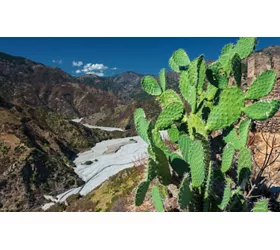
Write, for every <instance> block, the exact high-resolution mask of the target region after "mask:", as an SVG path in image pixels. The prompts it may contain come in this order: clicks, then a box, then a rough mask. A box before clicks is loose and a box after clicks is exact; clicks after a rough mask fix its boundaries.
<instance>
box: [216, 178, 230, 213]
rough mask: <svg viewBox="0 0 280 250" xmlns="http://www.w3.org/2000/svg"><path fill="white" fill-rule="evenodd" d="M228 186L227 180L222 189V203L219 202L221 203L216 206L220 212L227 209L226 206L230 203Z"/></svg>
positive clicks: (228, 180) (228, 181)
mask: <svg viewBox="0 0 280 250" xmlns="http://www.w3.org/2000/svg"><path fill="white" fill-rule="evenodd" d="M230 184H231V180H230V179H227V180H226V185H225V188H224V194H223V198H222V201H221V203H220V204H219V205H218V207H219V208H220V209H221V210H225V209H226V207H227V206H228V204H229V201H230V198H231V188H230Z"/></svg>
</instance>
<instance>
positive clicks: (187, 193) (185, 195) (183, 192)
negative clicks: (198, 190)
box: [178, 174, 192, 209]
mask: <svg viewBox="0 0 280 250" xmlns="http://www.w3.org/2000/svg"><path fill="white" fill-rule="evenodd" d="M191 199H192V192H191V188H190V181H189V175H188V174H187V175H186V176H185V177H184V178H183V180H182V182H181V185H180V188H179V192H178V203H179V206H180V208H181V209H185V208H187V207H188V205H189V203H190V201H191Z"/></svg>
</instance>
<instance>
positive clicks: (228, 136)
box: [223, 126, 241, 150]
mask: <svg viewBox="0 0 280 250" xmlns="http://www.w3.org/2000/svg"><path fill="white" fill-rule="evenodd" d="M223 138H224V141H225V142H226V143H230V144H232V146H233V147H234V149H236V150H240V148H241V143H240V140H239V138H238V135H237V133H236V129H235V128H234V126H230V127H228V128H226V129H225V131H224V137H223Z"/></svg>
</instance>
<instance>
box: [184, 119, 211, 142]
mask: <svg viewBox="0 0 280 250" xmlns="http://www.w3.org/2000/svg"><path fill="white" fill-rule="evenodd" d="M188 129H189V135H190V138H191V139H194V135H193V131H194V132H196V133H199V134H201V135H203V136H204V137H207V132H206V129H205V122H204V121H203V120H202V119H200V118H199V117H198V116H197V115H195V114H190V116H189V119H188Z"/></svg>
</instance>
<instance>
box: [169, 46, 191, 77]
mask: <svg viewBox="0 0 280 250" xmlns="http://www.w3.org/2000/svg"><path fill="white" fill-rule="evenodd" d="M190 62H191V61H190V59H189V57H188V55H187V53H186V51H185V50H183V49H178V50H176V51H175V52H174V53H173V54H172V56H171V57H170V59H169V66H170V68H171V69H173V70H174V71H175V72H180V67H183V66H188V65H189V64H190Z"/></svg>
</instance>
